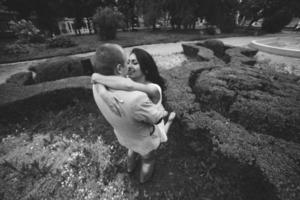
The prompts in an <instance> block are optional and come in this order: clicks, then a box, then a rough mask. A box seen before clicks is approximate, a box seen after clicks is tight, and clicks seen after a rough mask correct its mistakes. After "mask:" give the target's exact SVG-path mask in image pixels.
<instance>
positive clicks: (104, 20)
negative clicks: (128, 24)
mask: <svg viewBox="0 0 300 200" xmlns="http://www.w3.org/2000/svg"><path fill="white" fill-rule="evenodd" d="M93 20H94V23H95V28H96V29H97V33H98V34H99V36H100V39H102V40H110V39H114V38H115V37H116V34H117V28H120V27H122V25H123V23H122V22H123V15H122V14H121V13H120V12H118V11H114V10H113V9H111V8H109V7H105V8H101V7H99V8H98V9H97V11H96V14H95V15H94V17H93Z"/></svg>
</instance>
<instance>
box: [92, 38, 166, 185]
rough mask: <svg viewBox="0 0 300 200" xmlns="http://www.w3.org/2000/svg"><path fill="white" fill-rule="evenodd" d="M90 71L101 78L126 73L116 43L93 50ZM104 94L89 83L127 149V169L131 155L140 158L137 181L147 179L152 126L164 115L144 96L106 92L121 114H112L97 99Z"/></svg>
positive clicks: (155, 141)
mask: <svg viewBox="0 0 300 200" xmlns="http://www.w3.org/2000/svg"><path fill="white" fill-rule="evenodd" d="M93 61H94V62H93V68H94V72H96V73H100V74H103V75H115V76H122V77H125V76H126V75H127V72H128V68H127V65H126V61H127V59H126V56H125V53H124V50H123V49H122V47H120V46H119V45H116V44H103V45H100V46H99V47H98V48H97V51H96V54H95V56H94V59H93ZM105 92H107V91H106V89H105V88H104V86H103V85H99V84H93V95H94V99H95V102H96V104H97V105H98V108H99V109H100V111H101V113H102V114H103V116H104V117H105V118H106V120H107V121H108V122H109V123H110V125H111V126H112V127H113V129H114V133H115V135H116V137H117V139H118V141H119V143H120V144H121V145H123V146H124V147H126V148H127V149H128V157H127V158H128V159H127V170H128V172H131V171H133V169H134V166H135V154H136V153H137V154H139V155H140V156H141V157H142V166H141V172H140V182H141V183H144V182H146V181H147V180H149V178H150V177H151V175H152V173H153V169H154V162H155V159H154V155H153V154H154V152H155V150H156V149H157V148H158V147H159V144H160V137H159V132H158V131H159V129H158V128H157V126H155V124H157V123H159V122H160V121H161V119H162V118H163V117H164V116H166V115H167V112H166V111H165V110H164V109H163V108H162V107H161V106H158V105H156V104H153V103H152V101H151V100H150V99H149V98H148V96H147V95H146V94H145V93H143V92H140V91H121V90H110V92H111V93H112V94H113V96H114V97H115V98H117V99H122V100H123V103H122V104H120V105H119V106H120V109H121V110H122V115H121V116H118V115H116V114H114V113H113V112H112V111H111V110H110V108H109V106H108V105H107V104H106V103H105V102H104V100H103V99H102V98H101V95H102V94H103V93H105Z"/></svg>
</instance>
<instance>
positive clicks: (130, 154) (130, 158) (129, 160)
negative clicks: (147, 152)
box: [127, 150, 137, 173]
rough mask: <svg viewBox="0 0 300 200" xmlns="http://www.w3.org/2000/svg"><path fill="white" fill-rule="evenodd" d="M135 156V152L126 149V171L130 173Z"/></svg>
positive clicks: (133, 166)
mask: <svg viewBox="0 0 300 200" xmlns="http://www.w3.org/2000/svg"><path fill="white" fill-rule="evenodd" d="M136 157H137V153H135V152H134V151H132V150H128V154H127V172H128V173H131V172H133V170H134V169H135V167H136Z"/></svg>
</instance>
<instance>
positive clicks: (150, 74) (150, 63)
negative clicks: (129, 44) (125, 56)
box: [131, 48, 165, 91]
mask: <svg viewBox="0 0 300 200" xmlns="http://www.w3.org/2000/svg"><path fill="white" fill-rule="evenodd" d="M132 53H133V54H135V56H136V59H137V61H138V62H139V64H140V67H141V71H142V72H143V74H144V75H145V78H146V80H147V81H149V82H151V83H155V84H157V85H159V86H160V87H161V89H162V91H163V90H165V81H164V79H163V78H162V77H161V76H160V75H159V72H158V68H157V65H156V63H155V61H154V59H153V57H152V56H151V55H150V54H149V53H148V52H147V51H145V50H143V49H139V48H134V49H132V51H131V54H132Z"/></svg>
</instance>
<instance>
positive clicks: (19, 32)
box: [9, 19, 45, 43]
mask: <svg viewBox="0 0 300 200" xmlns="http://www.w3.org/2000/svg"><path fill="white" fill-rule="evenodd" d="M9 27H10V29H11V30H12V31H13V32H14V34H15V35H16V36H17V37H18V40H19V41H20V42H24V43H28V42H33V43H43V42H45V36H44V35H42V34H40V30H39V29H38V28H36V27H35V26H34V24H33V23H32V22H31V21H29V20H28V21H26V20H24V19H22V20H20V21H18V22H15V21H10V22H9Z"/></svg>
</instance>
